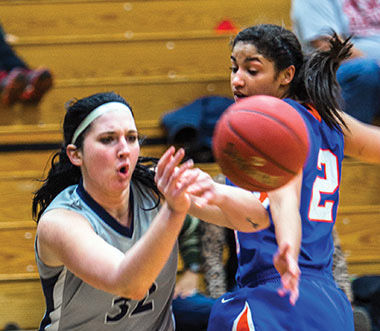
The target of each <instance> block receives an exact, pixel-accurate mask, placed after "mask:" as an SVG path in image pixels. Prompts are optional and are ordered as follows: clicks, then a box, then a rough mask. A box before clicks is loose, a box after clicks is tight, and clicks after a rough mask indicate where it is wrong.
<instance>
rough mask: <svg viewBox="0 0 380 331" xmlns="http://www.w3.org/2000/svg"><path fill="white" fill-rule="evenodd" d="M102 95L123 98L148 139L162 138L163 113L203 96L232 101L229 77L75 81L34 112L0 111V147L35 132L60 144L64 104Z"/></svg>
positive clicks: (22, 109)
mask: <svg viewBox="0 0 380 331" xmlns="http://www.w3.org/2000/svg"><path fill="white" fill-rule="evenodd" d="M202 78H203V79H202ZM97 82H99V84H97ZM105 91H115V92H117V93H119V94H121V95H122V96H123V97H125V99H126V100H127V101H128V102H129V103H130V105H131V106H132V109H133V111H134V114H135V120H136V124H137V127H138V129H139V130H140V131H141V133H142V134H144V135H146V136H148V137H152V136H156V137H157V136H161V137H163V132H162V131H160V128H159V127H160V125H159V123H160V119H161V117H162V115H163V114H164V113H165V112H168V111H173V110H176V109H178V108H180V107H183V106H184V105H187V104H189V103H191V102H193V101H194V100H195V99H197V98H200V97H203V96H205V95H209V96H211V95H219V96H226V97H231V92H230V87H229V82H228V77H226V78H223V77H218V76H217V77H214V76H204V77H201V79H196V78H194V77H189V78H188V79H183V80H181V79H173V80H160V79H157V80H146V81H145V80H142V81H130V80H119V81H116V82H113V83H112V82H109V83H108V84H107V83H105V82H104V81H94V82H88V81H85V82H83V84H82V85H80V81H77V82H76V84H73V85H69V84H68V85H66V86H57V87H56V88H53V90H51V91H50V92H49V93H48V94H47V95H46V96H45V98H44V99H43V100H42V102H41V104H40V105H39V106H38V107H37V108H30V107H22V106H21V105H16V106H15V107H14V108H13V109H12V111H9V109H0V114H1V116H0V144H1V143H11V142H12V141H18V142H21V143H22V142H25V140H27V141H29V142H30V143H32V142H34V141H38V140H39V139H38V138H39V137H38V132H41V134H43V135H45V134H46V135H47V136H49V134H50V135H52V136H53V137H52V140H50V141H54V142H56V141H61V139H62V134H61V123H62V121H63V117H64V114H65V109H64V104H65V103H66V102H67V101H68V100H70V99H73V98H74V97H75V98H82V97H86V96H89V95H91V94H94V93H97V92H105ZM30 130H32V131H33V135H30V134H28V131H29V132H30ZM8 137H10V138H8ZM47 142H49V141H47Z"/></svg>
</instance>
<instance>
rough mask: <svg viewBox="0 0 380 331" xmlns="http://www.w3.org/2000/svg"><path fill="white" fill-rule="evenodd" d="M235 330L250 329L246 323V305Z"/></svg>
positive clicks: (243, 330) (245, 330)
mask: <svg viewBox="0 0 380 331" xmlns="http://www.w3.org/2000/svg"><path fill="white" fill-rule="evenodd" d="M236 331H250V327H249V323H248V307H247V306H245V308H244V311H243V314H242V315H241V316H240V318H239V322H238V324H237V325H236Z"/></svg>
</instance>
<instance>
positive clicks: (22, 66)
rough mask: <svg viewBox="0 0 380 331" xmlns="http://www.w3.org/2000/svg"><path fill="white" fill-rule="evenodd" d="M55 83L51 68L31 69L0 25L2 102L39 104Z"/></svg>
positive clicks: (0, 89)
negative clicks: (17, 52)
mask: <svg viewBox="0 0 380 331" xmlns="http://www.w3.org/2000/svg"><path fill="white" fill-rule="evenodd" d="M52 85H53V76H52V73H51V72H50V70H49V69H46V68H36V69H31V68H29V66H28V65H27V64H26V63H25V62H24V61H23V60H22V59H21V58H20V57H19V56H18V55H17V54H16V53H15V51H14V50H13V49H12V47H11V46H10V45H9V43H8V40H7V35H6V34H5V32H4V30H3V29H2V27H1V26H0V104H2V105H3V106H11V105H13V104H15V103H16V102H22V103H27V104H38V103H39V102H40V100H41V98H42V97H43V96H44V95H45V93H46V92H47V91H48V90H49V89H50V88H51V87H52Z"/></svg>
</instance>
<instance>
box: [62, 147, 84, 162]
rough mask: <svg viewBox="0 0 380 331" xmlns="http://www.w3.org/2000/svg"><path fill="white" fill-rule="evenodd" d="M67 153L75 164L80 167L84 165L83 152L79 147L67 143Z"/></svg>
mask: <svg viewBox="0 0 380 331" xmlns="http://www.w3.org/2000/svg"><path fill="white" fill-rule="evenodd" d="M66 154H67V157H68V158H69V159H70V161H71V163H72V164H73V165H75V166H77V167H80V166H81V165H82V153H81V152H80V151H79V150H78V148H77V147H76V146H75V145H73V144H69V145H67V147H66Z"/></svg>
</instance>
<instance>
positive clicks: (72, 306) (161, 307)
mask: <svg viewBox="0 0 380 331" xmlns="http://www.w3.org/2000/svg"><path fill="white" fill-rule="evenodd" d="M131 188H132V191H131V193H132V194H131V199H133V200H134V201H131V203H133V205H134V210H133V222H132V225H131V227H130V228H127V227H123V226H121V225H120V224H119V223H118V222H117V221H116V220H115V219H114V218H113V217H112V216H111V215H110V214H109V213H107V212H106V211H105V209H103V208H102V207H101V206H100V205H99V204H97V203H96V202H95V200H93V199H92V198H91V196H90V195H89V194H88V193H87V192H86V191H85V190H84V188H83V186H82V185H81V184H79V185H74V186H70V187H68V188H67V189H65V190H64V191H62V192H61V193H60V194H59V195H58V196H57V197H56V198H55V199H54V200H53V201H52V203H51V204H50V205H49V207H48V208H47V209H46V211H48V210H51V209H56V208H64V209H69V210H73V211H75V212H77V213H79V214H81V215H83V216H85V217H86V218H87V220H88V221H89V222H90V223H91V225H92V227H93V229H94V230H95V232H96V233H97V234H98V235H99V236H100V237H102V238H103V239H104V240H105V241H106V242H108V243H109V244H110V245H112V246H115V247H117V248H118V249H120V251H122V252H126V251H127V250H128V249H129V248H130V247H131V246H132V245H134V244H135V243H136V241H138V240H139V239H140V238H141V236H142V235H143V234H144V233H145V232H146V231H147V229H148V227H149V225H150V223H151V221H152V220H153V218H154V216H155V215H156V214H157V212H158V210H157V208H155V209H153V210H148V211H147V210H144V209H143V208H145V209H147V208H150V207H152V206H154V200H153V197H152V195H151V193H150V191H149V190H148V189H147V188H145V187H144V186H142V185H139V184H137V183H135V182H133V183H132V184H131ZM36 251H37V250H36ZM36 260H37V266H38V270H39V273H40V278H41V283H42V288H43V291H44V295H45V298H46V313H45V316H44V318H43V320H42V322H41V326H40V331H42V330H46V331H48V330H49V331H77V330H78V331H79V330H81V331H103V330H104V331H106V330H110V331H111V330H112V331H132V330H134V331H170V330H174V326H173V324H174V323H173V318H172V311H171V298H172V293H173V288H174V285H175V277H176V270H177V247H175V249H174V250H173V252H172V254H171V255H170V258H169V260H168V262H167V263H166V265H165V267H164V268H163V270H162V271H161V273H160V275H159V276H158V278H157V279H156V281H155V282H154V283H153V284H152V287H151V288H150V290H149V291H148V293H147V295H146V297H145V298H144V299H143V300H140V301H135V300H130V299H128V298H123V297H117V296H115V295H113V294H110V293H107V292H104V291H101V290H98V289H95V288H94V287H92V286H90V285H88V284H87V283H85V282H83V281H82V280H81V279H79V278H77V277H76V276H74V275H73V274H72V273H71V272H70V271H69V270H67V269H66V267H54V268H52V267H49V266H46V265H45V264H44V263H43V262H42V261H41V260H40V259H39V257H38V253H36ZM83 263H86V261H85V260H84V261H83ZM142 267H143V266H142Z"/></svg>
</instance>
